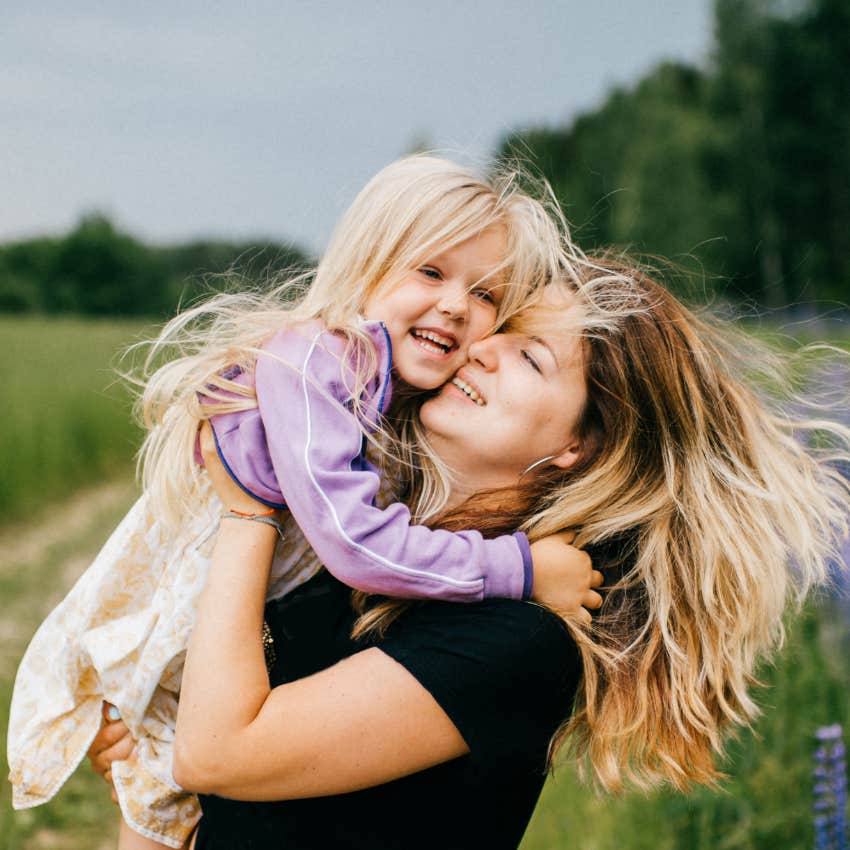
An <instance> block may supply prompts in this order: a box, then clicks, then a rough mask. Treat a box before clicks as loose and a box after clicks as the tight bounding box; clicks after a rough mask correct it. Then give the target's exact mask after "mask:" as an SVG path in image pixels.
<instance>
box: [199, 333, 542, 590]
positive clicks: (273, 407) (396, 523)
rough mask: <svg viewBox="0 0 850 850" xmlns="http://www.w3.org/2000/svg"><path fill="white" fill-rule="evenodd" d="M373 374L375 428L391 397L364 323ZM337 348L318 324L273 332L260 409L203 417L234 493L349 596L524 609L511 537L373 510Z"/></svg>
mask: <svg viewBox="0 0 850 850" xmlns="http://www.w3.org/2000/svg"><path fill="white" fill-rule="evenodd" d="M364 329H365V330H366V331H367V332H368V334H369V335H370V337H371V338H372V340H373V341H374V343H375V348H376V350H377V353H378V362H379V369H378V373H377V375H376V376H375V378H374V379H373V380H372V381H371V382H370V383H369V385H368V386H367V388H366V391H365V394H364V397H363V398H362V405H363V413H364V418H365V425H366V427H371V428H376V427H377V424H378V420H379V418H380V416H381V413H382V412H383V411H384V410H385V409H386V407H387V405H388V404H389V401H390V396H391V392H392V387H391V379H390V373H391V370H392V346H391V343H390V338H389V335H388V333H387V330H386V328H385V327H384V325H383V323H380V322H366V323H364ZM345 347H346V341H345V340H344V339H343V338H342V337H341V336H339V335H337V334H333V333H330V332H328V331H327V330H324V329H323V328H322V327H321V326H320V325H319V324H318V323H313V324H310V325H309V326H302V327H299V328H297V329H290V330H283V331H280V332H278V333H277V334H276V335H275V336H274V337H272V338H271V339H270V340H269V342H268V343H267V344H266V346H265V348H264V351H263V354H262V355H261V356H259V357H258V358H257V365H256V369H255V371H254V373H249V372H243V373H241V374H238V375H237V376H236V377H235V378H234V380H236V381H237V382H239V383H243V384H246V385H250V384H252V383H253V385H254V387H255V390H256V394H257V404H258V407H257V408H256V409H253V410H247V411H240V412H238V413H225V414H219V415H216V416H213V417H212V420H211V422H212V426H213V432H214V434H215V440H216V447H217V448H218V453H219V456H220V457H221V460H222V462H223V463H224V465H225V467H226V468H227V471H228V472H229V473H230V475H231V476H232V478H233V479H234V480H235V481H236V483H237V484H238V485H239V486H240V487H241V488H242V489H243V490H245V491H246V492H247V493H249V494H250V495H251V496H253V497H254V498H256V499H258V500H259V501H261V502H263V503H264V504H267V505H269V506H272V507H278V508H281V507H286V508H287V509H288V510H289V511H291V513H292V516H293V518H294V519H295V521H296V522H297V523H298V525H299V527H300V528H301V530H302V531H303V532H304V535H305V536H306V538H307V540H308V541H309V542H310V545H311V546H312V547H313V549H314V551H315V552H316V554H317V555H318V557H319V559H320V560H321V561H322V563H323V564H324V565H325V566H326V567H327V569H328V570H329V571H330V572H331V573H332V574H333V575H334V576H336V578H338V579H339V580H340V581H342V582H344V583H345V584H347V585H349V586H350V587H354V588H356V589H358V590H364V591H366V592H368V593H379V594H382V595H385V596H398V597H408V598H414V599H415V598H422V599H445V600H451V601H456V602H476V601H478V600H481V599H485V598H488V597H505V598H510V599H523V598H527V597H528V596H529V594H530V592H531V585H532V564H531V551H530V548H529V543H528V539H527V538H526V536H525V535H524V534H522V533H521V532H517V533H516V534H513V535H504V536H501V537H497V538H494V539H490V540H485V539H484V538H483V537H482V536H481V534H480V533H479V532H477V531H461V532H450V531H443V530H431V529H429V528H426V527H425V526H422V525H413V524H411V516H410V512H409V511H408V509H407V508H406V507H405V506H404V505H402V504H400V503H395V504H392V505H389V506H388V507H387V508H384V509H381V508H378V507H376V505H375V497H376V495H377V493H378V488H379V486H380V478H379V475H378V472H377V470H376V469H375V467H374V466H373V465H372V464H371V463H370V462H369V461H368V460H367V459H366V454H365V449H366V440H365V438H364V436H363V433H362V431H361V429H360V427H359V426H358V424H357V422H356V420H355V417H354V415H353V414H352V413H351V401H352V399H351V392H350V388H351V387H352V386H353V385H354V380H353V364H352V363H350V362H346V361H345V359H344V357H345Z"/></svg>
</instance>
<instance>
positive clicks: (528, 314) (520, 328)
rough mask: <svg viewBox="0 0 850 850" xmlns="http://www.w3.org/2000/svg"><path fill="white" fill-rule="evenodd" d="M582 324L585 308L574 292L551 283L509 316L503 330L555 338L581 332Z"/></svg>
mask: <svg viewBox="0 0 850 850" xmlns="http://www.w3.org/2000/svg"><path fill="white" fill-rule="evenodd" d="M584 324H585V316H584V311H583V310H582V309H581V306H580V304H579V302H578V299H577V298H576V297H575V295H573V294H572V293H571V292H568V291H566V290H564V289H562V288H561V287H556V286H553V285H550V286H547V287H545V288H544V289H543V290H542V292H540V293H539V294H538V295H537V296H536V297H535V298H534V300H533V301H532V302H531V303H530V304H528V305H527V306H526V307H525V308H524V309H522V310H520V311H519V312H517V313H516V314H515V315H514V316H512V317H511V318H510V320H509V321H508V323H507V325H506V327H505V331H506V332H507V333H518V334H526V335H527V336H540V337H545V338H546V339H551V341H552V342H555V341H556V340H557V339H558V338H560V337H569V338H575V337H576V336H577V335H579V336H580V335H581V333H582V331H583V330H584Z"/></svg>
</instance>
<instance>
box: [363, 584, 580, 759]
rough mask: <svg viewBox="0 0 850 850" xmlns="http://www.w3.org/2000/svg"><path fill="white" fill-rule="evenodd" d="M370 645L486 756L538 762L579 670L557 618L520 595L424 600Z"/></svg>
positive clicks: (474, 751) (564, 712)
mask: <svg viewBox="0 0 850 850" xmlns="http://www.w3.org/2000/svg"><path fill="white" fill-rule="evenodd" d="M376 645H377V646H378V647H379V648H380V649H381V650H383V652H385V653H386V654H387V655H389V656H390V657H391V658H393V659H394V660H395V661H397V662H398V663H399V664H401V665H403V666H404V667H405V668H406V669H407V670H408V672H410V673H411V674H412V675H413V676H414V677H415V678H416V679H417V680H418V681H419V682H420V683H421V684H422V685H423V686H424V687H425V688H426V689H427V690H428V691H429V692H430V693H431V694H432V696H433V697H434V698H435V699H436V701H437V702H438V703H439V704H440V706H441V707H442V709H443V710H444V711H445V712H446V714H447V715H448V716H449V717H450V718H451V720H452V722H453V723H454V725H455V726H456V727H457V730H458V731H459V732H460V734H461V735H462V736H463V739H464V740H465V741H466V743H467V745H468V746H469V748H470V751H471V755H472V757H473V758H474V759H476V760H479V761H482V762H486V763H493V762H502V761H505V760H517V759H520V760H522V761H524V762H525V761H528V762H529V763H534V764H535V765H542V763H543V761H545V756H546V749H547V747H548V743H549V739H550V738H551V736H552V734H553V733H554V732H555V730H556V729H557V728H558V726H559V725H560V724H561V722H563V721H564V720H565V719H566V718H567V717H568V715H569V713H570V711H571V709H572V702H573V698H574V696H575V690H576V686H577V683H578V679H579V675H580V659H579V654H578V650H577V648H576V646H575V643H574V642H573V640H572V638H571V637H570V634H569V632H568V631H567V629H566V628H565V627H564V625H563V623H562V622H561V621H560V619H559V618H557V617H556V616H555V615H553V614H551V613H550V612H549V611H546V610H544V609H542V608H540V607H538V606H536V605H533V604H530V603H526V602H516V601H509V600H488V601H486V602H482V603H479V604H473V605H457V604H454V605H452V604H447V603H436V602H429V603H425V604H422V605H420V606H417V607H414V608H413V609H412V610H411V611H408V612H406V613H405V614H404V615H403V616H402V617H400V618H399V620H398V621H397V623H396V624H394V627H393V628H392V629H391V631H390V632H389V633H388V634H387V636H386V637H385V638H384V639H383V640H381V641H377V642H376Z"/></svg>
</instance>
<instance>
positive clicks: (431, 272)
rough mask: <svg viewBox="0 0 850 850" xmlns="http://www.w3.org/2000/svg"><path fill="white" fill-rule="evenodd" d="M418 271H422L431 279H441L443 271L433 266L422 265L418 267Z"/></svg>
mask: <svg viewBox="0 0 850 850" xmlns="http://www.w3.org/2000/svg"><path fill="white" fill-rule="evenodd" d="M419 271H420V272H422V274H424V275H425V277H430V278H431V280H442V279H443V273H442V272H441V271H440V270H439V269H435V268H434V267H433V266H422V268H421V269H419Z"/></svg>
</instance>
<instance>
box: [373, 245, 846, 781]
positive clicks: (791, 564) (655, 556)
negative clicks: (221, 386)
mask: <svg viewBox="0 0 850 850" xmlns="http://www.w3.org/2000/svg"><path fill="white" fill-rule="evenodd" d="M582 278H583V279H582V280H581V283H580V285H578V286H575V285H574V284H571V283H565V284H564V290H565V295H566V297H567V298H568V299H569V302H570V303H571V304H573V305H578V307H579V310H577V311H576V310H570V311H569V317H570V318H569V319H567V313H564V315H563V316H559V311H553V312H550V313H549V314H548V315H547V314H543V313H544V311H535V310H533V309H531V310H529V313H528V315H527V316H519V317H518V318H517V320H516V321H515V322H514V323H513V327H511V325H510V324H509V326H508V328H507V330H517V331H519V332H523V331H524V330H527V325H528V324H529V322H531V323H534V322H537V321H543V322H545V321H547V320H548V321H549V322H550V325H551V323H552V322H553V321H554V322H558V321H560V322H561V323H562V324H564V323H566V324H567V326H566V327H565V328H563V330H564V331H565V332H568V333H579V334H581V337H582V345H583V349H584V351H583V353H584V360H585V373H586V380H587V387H588V400H587V404H586V407H585V409H584V412H583V416H582V421H581V423H580V430H579V435H580V438H581V442H582V456H581V458H580V460H579V462H578V463H577V464H576V465H575V466H574V467H572V468H571V469H569V470H567V471H564V470H561V469H557V468H555V467H549V468H548V469H544V468H540V469H538V470H536V471H535V473H534V474H533V475H528V476H523V478H522V479H521V481H520V482H519V483H518V485H517V487H516V488H515V489H514V490H507V491H506V490H502V491H491V492H489V493H482V494H479V495H478V496H476V497H473V498H472V499H470V500H469V501H467V502H466V503H465V504H462V505H460V506H459V507H458V508H456V509H454V510H451V511H443V512H442V514H438V515H433V516H431V517H425V518H426V519H428V521H429V523H430V524H432V525H438V526H440V527H444V528H450V529H462V528H478V529H480V530H482V531H483V532H484V533H485V534H487V535H494V534H499V533H505V532H510V531H514V530H515V529H517V528H522V529H523V530H524V531H526V532H527V534H528V535H529V537H530V538H531V539H532V540H535V539H539V538H541V537H544V536H546V535H549V534H552V533H554V532H558V531H562V530H565V529H573V530H575V531H576V532H577V533H578V536H577V539H576V545H578V546H586V547H588V548H589V549H590V551H591V552H592V553H593V555H594V557H598V558H599V560H598V561H597V563H598V564H599V565H600V566H604V562H605V561H606V558H607V557H609V556H611V553H612V552H614V553H617V556H618V557H616V558H614V561H612V562H611V570H610V571H609V572H608V573H607V581H606V585H607V586H608V590H607V592H606V594H605V602H604V604H603V607H602V609H601V611H600V612H599V613H598V614H597V616H596V617H595V618H594V623H593V625H592V626H591V627H590V628H589V629H587V630H586V631H585V630H583V629H582V628H581V627H579V626H577V625H576V626H571V627H570V628H571V631H572V632H573V634H574V636H575V638H576V640H577V643H578V645H579V648H580V651H581V653H582V656H583V663H584V676H583V682H582V685H581V687H580V691H579V695H578V697H577V702H576V706H575V711H574V713H573V715H572V717H571V718H570V719H569V720H567V721H566V722H565V723H564V725H563V726H562V727H561V729H560V730H559V731H558V733H557V734H556V735H555V737H554V739H553V742H552V747H551V754H552V755H553V756H554V754H555V752H556V751H557V750H558V749H559V748H560V747H561V746H562V745H564V744H566V745H568V747H570V748H571V749H572V750H573V751H574V752H575V753H576V754H577V755H578V757H579V759H580V763H581V764H582V765H583V767H584V768H585V769H587V768H589V769H590V773H591V775H592V776H593V777H594V779H595V781H596V782H597V783H598V784H599V785H601V786H602V787H604V788H605V789H607V790H619V789H620V788H621V787H622V786H623V783H624V781H629V782H631V783H635V784H637V785H639V786H641V787H648V786H650V785H653V784H657V783H658V782H662V781H666V782H669V783H671V784H672V785H673V786H675V787H676V788H679V789H684V788H686V787H687V786H689V785H690V784H691V783H694V782H696V783H709V784H711V783H713V782H715V781H716V780H717V779H718V778H719V777H720V776H721V774H720V773H719V772H718V770H717V768H716V758H717V757H718V756H719V755H720V754H721V753H722V751H723V731H724V729H725V728H727V727H729V726H732V725H738V724H747V723H749V722H751V721H752V720H753V719H754V718H755V717H756V716H757V714H758V707H757V705H756V704H755V702H754V701H753V699H752V696H751V694H750V688H751V686H753V685H754V684H756V678H755V671H756V667H757V663H758V662H759V661H760V659H762V658H764V657H765V656H766V655H768V654H770V652H771V651H773V650H774V649H776V648H777V647H778V646H779V645H780V644H781V642H782V639H783V636H784V632H783V615H784V613H785V612H786V609H787V607H788V603H789V602H791V601H794V602H797V603H799V602H800V601H802V599H803V598H804V596H805V595H806V593H807V591H808V590H809V589H810V588H811V587H812V586H814V585H819V584H823V583H824V582H826V581H827V578H828V576H827V571H828V564H829V562H830V560H831V559H833V558H837V557H838V552H837V550H838V547H839V545H840V542H841V540H842V539H843V538H844V536H846V534H847V532H848V517H850V491H849V490H848V481H847V479H846V478H845V477H844V476H843V475H842V472H841V466H842V465H844V468H845V470H846V469H847V468H850V467H848V466H847V465H846V464H847V462H848V459H850V452H848V447H850V429H848V428H846V427H844V426H842V425H840V424H837V423H836V422H832V421H828V418H826V417H824V416H823V415H822V414H821V415H819V416H818V418H812V417H807V414H806V411H805V407H804V406H803V404H802V401H801V400H800V399H799V398H796V397H794V395H793V392H792V390H793V385H794V375H793V366H794V365H795V363H796V365H798V366H799V365H800V363H801V357H802V361H807V362H808V366H809V367H810V368H809V380H810V381H811V382H812V385H814V384H815V383H816V374H815V373H816V366H817V362H818V351H817V350H809V351H808V352H803V355H800V354H799V353H798V355H797V356H796V358H795V357H792V356H791V355H790V354H786V355H782V354H778V353H776V352H773V353H771V352H770V351H769V350H768V349H767V348H766V346H764V345H762V344H759V343H758V342H756V341H754V340H753V339H752V338H751V337H748V336H746V335H745V334H743V333H741V332H738V331H735V329H734V328H729V327H728V325H727V326H726V327H723V326H722V325H720V324H719V323H713V322H711V321H710V320H708V319H707V318H700V317H698V316H697V315H696V314H695V313H694V312H692V311H690V310H689V309H687V308H686V307H685V306H684V305H683V304H682V303H680V302H679V301H678V300H677V299H676V298H674V297H673V296H672V295H671V294H670V293H669V292H668V291H667V290H666V289H665V288H664V287H663V286H661V285H660V284H658V283H657V282H656V281H655V280H654V279H653V278H652V277H651V276H650V275H649V274H648V273H646V272H644V271H642V270H640V269H639V268H637V267H636V266H635V265H633V264H628V263H626V262H625V261H623V260H620V259H619V258H617V257H615V256H614V255H612V254H601V255H597V256H595V257H588V258H587V261H586V262H585V263H584V268H583V273H582ZM536 314H543V315H536ZM805 355H808V357H806V356H805ZM834 356H835V357H841V356H842V353H841V352H834ZM843 356H844V357H846V355H843ZM792 361H794V362H792ZM845 403H846V400H845ZM419 496H420V498H421V497H422V495H421V492H420V493H419ZM402 604H403V603H397V602H392V601H391V602H387V603H384V604H383V605H378V606H376V607H373V608H371V609H370V610H368V611H367V612H366V614H364V616H363V617H362V618H361V620H360V621H359V623H358V627H357V630H358V632H359V633H362V632H364V631H368V630H370V629H379V630H380V629H382V628H385V627H386V626H387V624H388V623H389V622H391V620H392V619H393V618H394V617H395V616H396V614H397V612H398V611H399V610H400V606H401V605H402Z"/></svg>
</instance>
